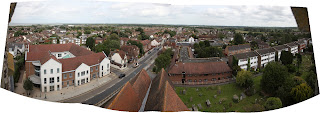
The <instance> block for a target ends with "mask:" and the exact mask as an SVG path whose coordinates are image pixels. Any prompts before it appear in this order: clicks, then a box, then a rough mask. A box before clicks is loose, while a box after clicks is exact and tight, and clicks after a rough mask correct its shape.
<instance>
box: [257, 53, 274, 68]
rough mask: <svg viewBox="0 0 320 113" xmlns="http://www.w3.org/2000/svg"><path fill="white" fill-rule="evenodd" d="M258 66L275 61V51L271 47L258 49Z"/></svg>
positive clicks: (261, 66) (262, 66)
mask: <svg viewBox="0 0 320 113" xmlns="http://www.w3.org/2000/svg"><path fill="white" fill-rule="evenodd" d="M256 52H257V53H258V55H259V57H258V60H259V61H258V66H259V68H264V67H265V66H266V65H267V64H268V63H269V62H273V61H275V55H276V54H275V51H274V50H273V49H272V48H267V49H258V50H256Z"/></svg>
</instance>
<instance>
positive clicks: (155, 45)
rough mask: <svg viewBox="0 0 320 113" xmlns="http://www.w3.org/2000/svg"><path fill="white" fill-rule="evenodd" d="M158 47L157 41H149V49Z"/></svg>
mask: <svg viewBox="0 0 320 113" xmlns="http://www.w3.org/2000/svg"><path fill="white" fill-rule="evenodd" d="M159 45H160V43H159V42H158V41H157V40H155V39H154V40H152V41H151V47H158V46H159Z"/></svg>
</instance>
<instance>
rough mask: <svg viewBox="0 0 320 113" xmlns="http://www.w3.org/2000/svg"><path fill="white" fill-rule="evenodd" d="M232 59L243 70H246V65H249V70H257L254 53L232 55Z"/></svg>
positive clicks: (256, 56) (255, 54) (256, 59)
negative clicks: (235, 59) (236, 60)
mask: <svg viewBox="0 0 320 113" xmlns="http://www.w3.org/2000/svg"><path fill="white" fill-rule="evenodd" d="M234 57H236V58H237V59H238V66H240V68H241V69H243V70H248V63H250V68H251V69H254V70H256V69H257V68H258V54H257V53H255V52H247V53H240V54H236V55H234ZM249 61H250V62H249Z"/></svg>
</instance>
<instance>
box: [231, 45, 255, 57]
mask: <svg viewBox="0 0 320 113" xmlns="http://www.w3.org/2000/svg"><path fill="white" fill-rule="evenodd" d="M250 51H251V47H250V44H239V45H233V46H227V47H226V49H225V54H226V55H227V56H230V55H234V54H239V53H246V52H250Z"/></svg>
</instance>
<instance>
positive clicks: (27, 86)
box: [23, 78, 33, 95]
mask: <svg viewBox="0 0 320 113" xmlns="http://www.w3.org/2000/svg"><path fill="white" fill-rule="evenodd" d="M23 89H25V90H26V91H27V95H30V91H32V90H33V83H32V82H31V80H29V78H28V79H26V80H24V83H23Z"/></svg>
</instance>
